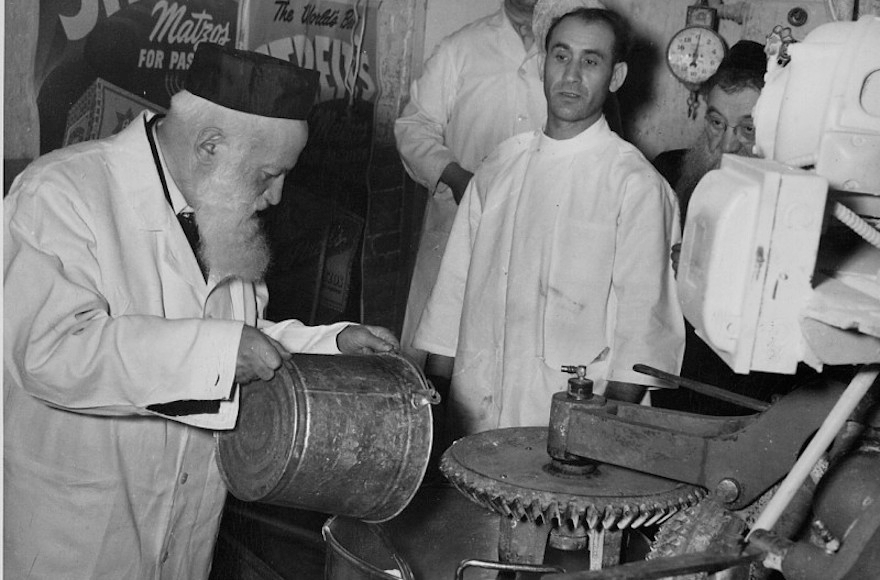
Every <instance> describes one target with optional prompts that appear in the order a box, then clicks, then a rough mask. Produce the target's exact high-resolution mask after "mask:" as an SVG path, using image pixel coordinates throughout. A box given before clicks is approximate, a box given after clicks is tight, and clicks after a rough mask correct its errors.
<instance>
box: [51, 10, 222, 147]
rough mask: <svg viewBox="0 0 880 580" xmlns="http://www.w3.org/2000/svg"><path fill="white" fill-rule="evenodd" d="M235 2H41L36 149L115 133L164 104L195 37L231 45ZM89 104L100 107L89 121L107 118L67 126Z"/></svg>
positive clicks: (182, 73) (183, 71)
mask: <svg viewBox="0 0 880 580" xmlns="http://www.w3.org/2000/svg"><path fill="white" fill-rule="evenodd" d="M238 7H239V4H238V2H237V1H236V0H175V1H168V0H40V23H39V32H38V39H37V53H36V60H35V66H34V88H35V91H36V94H37V108H38V110H39V116H40V152H41V153H46V152H48V151H51V150H52V149H56V148H58V147H60V146H61V145H62V144H63V143H65V142H73V141H75V140H76V139H81V138H84V137H85V136H100V137H103V136H106V135H107V134H112V133H114V132H118V130H120V129H121V128H122V127H124V126H125V125H126V124H127V122H128V121H130V120H131V118H133V116H134V115H137V113H138V112H139V111H140V110H142V109H144V108H151V109H155V110H163V109H165V108H167V106H168V104H169V102H170V98H171V95H173V94H174V93H175V92H177V91H178V90H180V88H181V87H182V84H183V80H184V78H185V75H186V70H187V68H188V67H189V64H190V62H191V61H192V57H193V54H194V52H195V50H196V48H198V45H199V44H200V43H202V42H215V43H218V44H223V45H230V46H232V45H234V43H235V39H236V37H237V34H238ZM105 96H106V98H104V97H105ZM89 103H91V106H92V107H102V109H95V110H94V111H93V113H94V114H93V117H94V121H93V122H94V123H100V122H101V120H106V122H105V123H104V124H102V125H101V126H99V127H96V126H94V125H91V126H88V127H85V128H83V127H81V126H78V127H77V130H76V131H72V132H70V131H67V127H68V117H69V114H70V113H71V109H74V110H75V111H74V112H75V113H76V115H75V116H77V119H72V120H71V121H72V122H77V121H79V122H80V123H82V109H83V108H88V106H89ZM108 107H113V110H112V111H109V110H108V109H107V108H108ZM66 136H67V138H65V137H66Z"/></svg>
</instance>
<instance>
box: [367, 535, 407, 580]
mask: <svg viewBox="0 0 880 580" xmlns="http://www.w3.org/2000/svg"><path fill="white" fill-rule="evenodd" d="M367 527H368V528H369V530H370V531H371V532H372V533H373V534H374V535H375V536H376V537H377V538H379V541H380V542H382V545H383V546H385V549H386V550H388V552H390V553H391V559H392V560H394V563H395V564H397V569H398V570H399V571H400V574H401V577H402V578H403V580H415V576H413V572H412V569H411V568H410V567H409V564H408V563H407V562H406V560H404V559H403V558H401V557H400V554H398V553H397V549H396V548H395V547H394V544H393V543H392V542H391V537H390V536H389V535H388V532H386V531H385V528H383V527H382V526H381V524H373V523H368V524H367Z"/></svg>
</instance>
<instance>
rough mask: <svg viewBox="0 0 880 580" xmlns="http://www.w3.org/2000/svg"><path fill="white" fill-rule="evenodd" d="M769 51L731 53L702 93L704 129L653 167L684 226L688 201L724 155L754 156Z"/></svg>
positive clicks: (755, 47)
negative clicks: (670, 191) (755, 117)
mask: <svg viewBox="0 0 880 580" xmlns="http://www.w3.org/2000/svg"><path fill="white" fill-rule="evenodd" d="M766 71H767V57H766V55H765V54H764V47H763V46H762V45H761V44H759V43H757V42H753V41H750V40H741V41H739V42H737V43H736V44H735V45H733V47H732V48H731V49H730V51H729V53H728V55H727V57H726V58H725V59H724V61H723V62H722V63H721V66H720V67H718V71H717V72H716V73H715V74H714V75H713V76H712V78H710V79H709V80H708V81H706V84H705V85H704V86H703V87H701V91H700V92H701V93H702V94H703V95H704V97H705V99H706V117H705V129H704V130H703V131H702V132H701V133H700V136H699V137H698V138H697V140H696V141H695V142H694V144H693V145H691V147H690V148H688V149H676V150H672V151H664V152H663V153H661V154H660V155H658V156H657V157H656V158H655V159H654V166H655V167H656V168H657V170H658V171H659V172H660V173H661V174H662V175H663V177H665V178H666V180H667V181H668V182H669V183H670V184H671V185H672V186H673V187H674V189H675V192H676V193H677V194H678V201H679V205H680V207H681V218H682V219H681V221H682V223H684V218H685V215H686V214H687V206H688V201H690V197H691V194H692V193H693V191H694V188H695V187H696V186H697V183H699V182H700V180H701V179H702V178H703V176H704V175H706V173H708V172H709V171H711V170H713V169H717V168H718V167H719V166H720V165H721V155H722V154H724V153H731V154H734V155H744V156H749V157H751V156H754V154H753V153H752V149H753V146H754V144H755V125H754V123H753V121H752V109H753V108H754V107H755V103H756V102H757V101H758V97H759V96H760V94H761V89H762V88H763V87H764V73H765V72H766Z"/></svg>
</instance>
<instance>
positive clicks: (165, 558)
mask: <svg viewBox="0 0 880 580" xmlns="http://www.w3.org/2000/svg"><path fill="white" fill-rule="evenodd" d="M167 559H168V551H167V550H166V551H165V553H164V554H162V563H163V564H164V563H165V560H167Z"/></svg>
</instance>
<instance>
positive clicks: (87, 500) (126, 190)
mask: <svg viewBox="0 0 880 580" xmlns="http://www.w3.org/2000/svg"><path fill="white" fill-rule="evenodd" d="M186 89H187V90H186V91H184V92H182V93H178V94H177V95H175V96H174V97H173V99H172V103H171V109H170V111H169V114H168V116H167V117H164V118H162V117H158V116H151V115H148V114H143V115H141V116H140V117H138V118H137V119H136V120H135V121H133V122H132V123H131V124H130V125H129V126H128V127H127V128H126V129H124V130H123V131H122V132H121V133H119V134H118V135H115V136H113V137H110V138H108V139H105V140H102V141H92V142H87V143H81V144H78V145H75V146H72V147H68V148H65V149H62V150H59V151H55V152H53V153H50V154H48V155H45V156H43V157H42V158H40V159H39V160H37V161H36V162H34V163H33V164H32V165H31V166H30V167H29V168H28V169H26V170H25V172H24V173H23V174H22V175H20V176H19V177H18V179H17V180H16V181H15V183H14V184H13V186H12V191H11V192H10V194H9V196H8V197H7V198H6V199H5V204H4V205H5V207H4V209H5V216H4V217H5V223H4V307H5V316H4V342H3V365H4V382H3V389H4V405H3V411H4V417H3V419H4V438H5V439H4V514H3V515H4V519H3V531H4V542H3V548H4V552H3V564H4V566H3V569H4V577H6V578H31V579H37V578H46V579H57V578H168V579H172V578H173V579H177V578H186V579H189V580H198V579H204V578H207V577H208V573H209V570H210V565H211V557H212V552H213V547H214V541H215V539H216V537H217V529H218V525H219V521H220V514H221V511H222V508H223V504H224V501H225V498H226V488H225V486H224V484H223V481H222V479H221V477H220V473H219V470H218V468H217V464H216V462H215V458H214V432H213V431H212V429H231V428H233V427H234V426H235V422H236V418H237V414H238V396H237V395H238V385H245V386H244V387H243V388H248V387H247V386H246V383H248V382H251V381H253V380H254V379H256V378H262V379H269V378H271V377H272V376H273V374H274V372H275V371H276V370H277V369H278V368H279V367H280V366H281V364H282V360H283V359H284V358H286V357H289V354H288V353H289V352H291V351H303V352H320V353H339V352H348V353H353V352H360V351H388V350H394V349H396V348H397V341H396V339H395V338H394V337H393V336H392V335H391V334H390V332H389V331H387V330H386V329H383V328H379V327H367V326H361V325H348V324H344V323H343V324H338V325H332V326H328V327H305V326H303V325H302V324H301V323H299V322H297V321H287V322H284V323H282V324H279V325H275V326H271V325H270V323H268V322H266V321H264V320H262V319H261V313H262V311H263V307H264V306H265V303H266V299H267V296H266V291H265V286H264V285H263V284H261V283H260V280H261V279H262V275H263V271H264V270H265V268H266V265H267V263H268V259H269V256H268V252H267V246H266V243H265V240H264V238H263V236H262V233H261V231H260V227H259V220H258V219H257V217H256V212H257V211H260V210H263V209H266V208H267V207H269V206H270V205H273V204H276V203H278V201H279V200H280V196H281V188H282V184H283V182H284V177H285V175H286V173H287V172H288V171H289V170H290V169H291V168H292V167H293V165H294V164H295V163H296V160H297V157H298V155H299V153H300V152H301V151H302V149H303V147H304V146H305V143H306V136H307V132H308V129H307V126H306V121H305V119H306V118H307V115H308V112H309V110H310V108H311V106H312V104H313V102H314V99H315V95H316V89H317V73H315V72H314V71H309V70H304V69H300V68H298V67H295V66H293V65H291V64H290V63H287V62H285V61H281V60H277V59H273V58H271V57H267V56H264V55H259V54H255V53H246V52H242V51H236V50H232V49H227V48H222V47H218V46H215V45H210V44H207V43H205V44H202V45H201V46H200V47H199V50H198V51H197V52H196V55H195V58H194V60H193V63H192V65H191V68H190V71H189V74H188V78H187V82H186ZM190 211H191V212H193V213H194V215H195V222H196V223H197V225H198V234H199V237H200V241H195V240H193V242H191V243H192V246H194V248H195V253H194V249H193V247H192V246H191V245H190V243H188V241H187V236H185V231H186V230H185V229H183V227H182V224H185V223H187V222H186V220H185V219H183V218H181V217H179V216H176V215H175V214H181V213H188V212H190ZM178 219H180V220H181V221H180V222H179V221H178ZM200 266H202V268H201V269H200ZM197 427H201V428H197Z"/></svg>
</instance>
